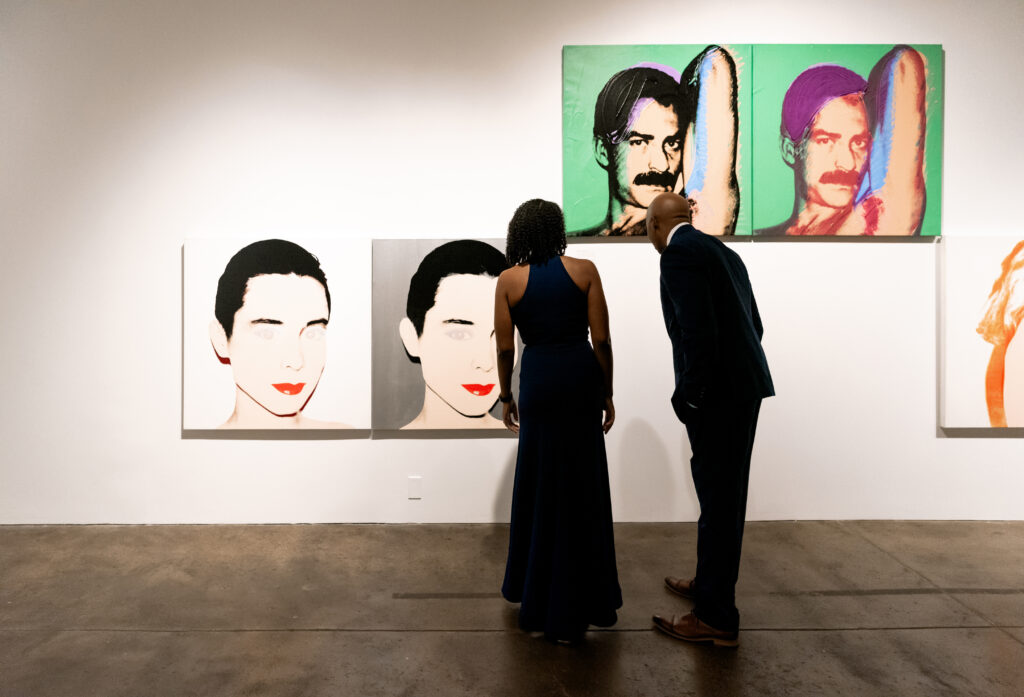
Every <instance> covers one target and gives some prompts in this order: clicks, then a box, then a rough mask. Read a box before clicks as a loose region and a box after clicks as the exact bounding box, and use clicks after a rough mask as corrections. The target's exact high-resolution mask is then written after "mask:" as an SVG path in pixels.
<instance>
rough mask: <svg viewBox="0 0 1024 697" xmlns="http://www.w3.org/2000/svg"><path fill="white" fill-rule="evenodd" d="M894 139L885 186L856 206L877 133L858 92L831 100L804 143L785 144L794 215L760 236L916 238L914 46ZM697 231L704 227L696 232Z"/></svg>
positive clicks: (920, 75) (919, 169)
mask: <svg viewBox="0 0 1024 697" xmlns="http://www.w3.org/2000/svg"><path fill="white" fill-rule="evenodd" d="M893 60H894V61H895V62H894V66H893V81H892V84H891V86H890V88H891V90H892V109H893V112H892V113H893V118H892V125H893V128H892V139H891V149H890V152H889V157H888V166H887V172H886V175H885V181H884V184H881V185H880V186H879V187H878V188H876V189H875V190H874V192H873V193H872V194H871V195H870V196H868V197H867V198H865V199H864V200H862V201H860V202H859V203H857V204H856V205H855V204H854V200H855V198H856V196H857V193H858V190H859V188H860V180H861V177H862V176H863V174H864V172H865V169H866V168H867V166H868V164H869V160H870V158H871V146H872V142H871V138H872V135H871V131H870V125H869V120H868V113H867V109H866V107H865V104H864V98H863V97H862V96H861V95H859V94H853V95H847V96H844V97H837V98H835V99H832V100H830V101H829V102H827V103H826V104H825V105H824V106H823V107H822V108H821V110H820V111H818V113H817V115H815V117H814V120H813V121H812V122H811V125H810V128H809V129H808V131H807V134H806V137H805V138H804V139H803V140H802V141H800V142H794V141H792V140H790V139H789V138H786V137H783V138H782V159H783V161H784V162H785V163H786V164H787V165H788V166H789V167H790V168H792V169H793V182H794V189H795V196H794V202H793V213H792V215H790V217H789V218H788V219H787V220H785V221H783V222H781V223H779V224H778V225H775V226H772V227H769V228H764V229H761V230H758V231H757V232H758V234H768V235H771V234H786V235H865V234H874V235H913V234H914V233H916V232H917V231H918V229H919V228H920V225H921V218H922V216H923V215H924V206H925V197H924V191H925V186H924V145H925V140H924V135H925V115H926V105H925V93H926V83H925V65H924V59H923V58H922V57H921V54H920V53H918V52H917V51H915V50H914V49H912V48H904V49H901V50H900V51H899V52H898V53H897V55H896V56H895V57H894V59H893ZM698 227H699V226H698Z"/></svg>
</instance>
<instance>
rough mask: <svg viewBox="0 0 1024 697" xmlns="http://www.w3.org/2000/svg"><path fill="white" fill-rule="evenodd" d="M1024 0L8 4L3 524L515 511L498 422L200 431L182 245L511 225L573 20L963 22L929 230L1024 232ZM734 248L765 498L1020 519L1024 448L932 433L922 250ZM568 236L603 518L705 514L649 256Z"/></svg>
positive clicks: (551, 167) (542, 178) (883, 513)
mask: <svg viewBox="0 0 1024 697" xmlns="http://www.w3.org/2000/svg"><path fill="white" fill-rule="evenodd" d="M723 8H728V9H723ZM851 10H853V11H852V12H851ZM1022 20H1024V5H1022V4H1021V3H1019V2H1017V1H1016V0H1004V1H1000V0H977V1H976V2H973V3H972V4H971V6H970V9H969V11H964V8H963V5H962V4H960V3H950V2H933V1H928V0H914V1H910V2H893V1H892V0H885V1H876V0H863V1H862V2H860V3H857V4H856V6H855V7H853V6H851V4H850V3H846V2H844V3H833V2H828V1H825V0H818V1H817V2H812V1H809V0H789V1H788V2H785V3H770V2H763V1H758V0H750V1H746V0H744V1H733V2H729V3H707V4H706V5H705V6H704V7H702V6H701V5H700V4H698V3H692V4H689V5H688V4H685V3H679V2H659V1H655V0H636V2H633V3H629V4H628V5H623V4H622V3H621V2H615V1H612V0H586V1H584V0H566V1H565V2H561V3H550V2H543V3H541V2H536V1H533V0H526V1H524V2H519V3H491V4H490V6H488V5H484V4H483V3H475V2H470V0H446V1H440V2H433V3H422V2H419V1H418V0H394V1H391V2H377V3H335V2H328V1H326V0H324V1H323V2H308V3H302V4H296V3H271V2H249V3H227V2H191V3H190V2H178V3H160V2H150V3H145V2H133V1H129V0H125V1H123V2H113V1H110V2H99V1H98V2H92V3H80V2H71V1H64V2H61V1H59V0H53V1H51V2H38V3H30V2H14V1H13V0H2V1H0V94H2V95H3V97H2V98H0V231H2V246H0V303H2V306H0V307H2V317H3V323H4V329H3V332H2V334H0V356H2V360H0V385H2V386H3V387H4V389H5V391H6V395H7V398H6V399H4V400H3V401H2V402H0V405H2V406H0V424H2V426H0V429H2V430H0V439H2V443H3V450H2V455H0V522H2V523H39V522H51V523H56V522H69V523H86V522H143V523H149V522H153V523H156V522H167V523H170V522H283V521H310V522H316V521H409V520H416V521H490V520H502V519H505V517H506V516H507V510H508V502H509V496H510V494H509V489H510V485H511V475H512V464H513V462H514V442H513V441H511V440H508V439H483V440H457V441H452V440H444V439H436V440H435V439H431V440H414V441H410V440H405V439H393V440H372V441H371V440H365V439H360V440H343V441H231V440H228V441H211V440H183V439H182V438H181V434H180V423H181V421H180V419H181V401H180V400H181V374H180V365H181V244H182V241H183V240H184V239H185V238H187V237H202V236H221V235H223V236H234V235H243V234H263V233H264V232H265V233H267V234H287V233H294V234H298V233H300V232H301V233H303V234H325V233H326V234H337V235H354V236H355V235H358V236H371V237H408V236H424V237H460V236H467V237H493V236H502V235H503V231H504V226H505V223H506V221H507V219H508V217H509V216H510V214H511V212H512V211H513V210H514V208H515V206H516V205H517V204H518V203H519V202H521V201H522V200H524V199H526V198H530V197H533V196H542V197H546V198H551V199H554V200H560V197H561V196H560V191H561V164H560V163H561V143H560V113H561V112H560V99H561V76H560V65H561V63H560V60H561V58H560V49H561V46H562V45H563V44H586V43H697V42H709V43H710V42H720V43H728V42H734V43H748V42H749V43H754V42H760V43H789V42H792V43H810V42H815V43H893V42H908V43H942V44H944V45H945V49H946V86H945V87H946V91H945V98H946V113H945V116H946V122H945V123H946V126H945V130H946V138H945V180H944V194H945V196H944V198H945V201H944V216H943V226H944V231H945V233H946V234H947V235H970V234H980V233H989V234H991V233H1007V234H1013V235H1016V236H1018V237H1020V236H1022V233H1024V231H1022V224H1021V222H1020V218H1019V216H1017V215H1014V214H1013V208H1012V203H1011V204H1010V205H1007V202H1013V201H1015V200H1016V199H1017V198H1018V197H1019V196H1018V188H1019V183H1020V177H1019V176H1016V174H1015V165H1014V158H1013V156H1012V154H1013V153H1018V152H1021V151H1022V150H1024V131H1022V130H1021V129H1020V128H1017V127H1016V126H1015V117H1016V115H1017V114H1018V113H1021V112H1022V110H1024V109H1022V107H1024V83H1022V82H1021V81H1020V80H1019V79H1017V76H1018V75H1019V73H1020V71H1021V68H1022V58H1024V48H1022V46H1021V44H1020V42H1019V36H1018V34H1019V31H1020V28H1021V27H1022V26H1024V21H1022ZM1008 155H1009V156H1008ZM930 203H932V202H930ZM734 244H736V245H737V247H736V248H737V249H739V251H740V252H741V253H742V254H743V255H744V257H745V258H746V259H747V260H748V264H749V266H750V270H751V275H752V277H753V279H754V282H755V286H756V288H757V291H758V295H759V301H760V304H761V306H762V311H763V314H764V317H765V323H766V328H767V329H766V330H767V334H766V337H765V346H766V350H767V352H768V355H769V359H770V360H771V363H772V368H773V372H774V375H775V379H776V384H777V387H778V391H779V396H778V397H777V398H775V399H772V400H769V401H768V402H766V403H765V407H764V410H763V412H762V414H763V415H762V420H761V424H760V429H759V437H758V443H757V449H756V452H755V463H754V471H753V474H752V481H751V496H750V517H751V518H752V519H773V518H1007V519H1024V503H1022V502H1021V497H1020V496H1018V495H1017V492H1019V491H1021V490H1022V487H1024V441H1022V440H1019V439H1018V440H1008V439H987V438H986V439H981V438H974V439H947V438H943V437H941V435H940V434H938V433H937V430H936V426H935V423H936V384H935V376H936V358H935V353H936V348H935V345H936V336H935V308H936V300H935V298H936V293H935V245H934V244H930V243H927V242H925V243H919V244H879V245H863V244H854V245H851V244H830V243H811V244H797V243H791V244H786V243H750V242H737V243H734ZM574 250H576V251H577V252H578V253H579V254H581V255H586V256H591V257H593V258H594V259H596V260H597V261H598V263H599V264H600V266H601V269H602V271H603V273H604V274H605V276H606V284H607V286H608V291H609V295H610V298H611V312H612V318H613V327H612V329H613V332H614V337H615V348H616V351H617V359H618V374H617V394H618V407H619V410H620V421H619V423H618V424H617V425H616V427H615V429H614V430H613V432H612V434H611V435H610V437H609V452H610V455H611V463H610V467H611V480H612V488H613V492H614V501H613V504H614V510H615V515H616V517H617V519H619V520H680V519H681V520H687V519H693V518H694V517H695V512H696V508H695V507H696V504H695V500H694V496H693V493H692V486H691V485H690V484H689V477H688V472H687V468H686V466H685V464H684V463H685V459H686V458H687V456H688V449H687V446H686V439H685V434H684V432H683V430H682V428H681V427H680V426H679V425H678V424H676V423H674V421H673V420H672V418H671V415H670V413H669V410H668V408H667V396H668V391H669V386H668V381H669V379H670V367H669V365H668V362H669V354H668V345H667V339H666V338H665V337H664V336H663V329H662V326H661V324H660V317H659V314H658V308H657V303H658V297H657V292H656V285H655V283H656V281H655V274H656V260H655V257H654V254H653V250H651V249H650V248H649V247H647V246H646V245H616V246H614V247H603V246H598V245H580V246H577V247H574ZM410 474H419V475H422V476H423V477H424V499H423V500H422V501H419V502H410V501H407V500H406V498H405V495H406V477H407V476H408V475H410Z"/></svg>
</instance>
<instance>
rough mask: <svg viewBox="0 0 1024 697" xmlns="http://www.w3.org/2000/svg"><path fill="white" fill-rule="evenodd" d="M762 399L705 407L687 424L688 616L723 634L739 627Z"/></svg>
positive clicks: (690, 416) (696, 411)
mask: <svg viewBox="0 0 1024 697" xmlns="http://www.w3.org/2000/svg"><path fill="white" fill-rule="evenodd" d="M760 409H761V400H760V399H759V398H758V399H752V400H743V401H729V402H726V403H716V402H709V403H706V404H704V405H703V406H702V407H701V408H700V409H699V410H694V411H692V412H691V413H690V414H689V415H688V418H687V420H686V434H687V436H688V437H689V439H690V449H691V451H692V452H693V457H692V458H691V459H690V471H691V473H692V475H693V485H694V488H696V490H697V500H698V501H699V503H700V518H699V519H698V520H697V575H696V582H695V586H696V588H695V591H696V599H695V603H694V608H693V612H694V614H695V615H696V616H697V618H698V619H700V620H701V621H702V622H704V623H705V624H709V625H711V626H712V627H714V628H716V629H721V630H724V631H730V632H731V631H736V630H737V629H738V628H739V622H740V615H739V611H738V610H737V609H736V580H737V578H738V577H739V570H740V549H741V547H742V545H743V524H744V522H745V520H746V516H747V483H748V480H749V478H750V455H751V452H752V450H753V447H754V432H755V430H756V429H757V416H758V412H759V411H760Z"/></svg>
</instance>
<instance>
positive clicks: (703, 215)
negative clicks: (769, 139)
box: [594, 49, 739, 236]
mask: <svg viewBox="0 0 1024 697" xmlns="http://www.w3.org/2000/svg"><path fill="white" fill-rule="evenodd" d="M704 61H705V62H707V64H708V67H709V70H708V71H707V76H706V79H704V80H703V81H702V83H701V85H700V91H701V97H702V101H703V104H704V105H705V107H706V109H707V113H706V118H705V120H704V121H705V122H704V127H705V129H706V139H705V141H703V142H701V143H700V145H698V141H699V139H698V138H697V135H696V129H697V124H696V123H690V124H680V123H679V115H678V114H677V113H676V110H675V109H674V108H673V107H671V106H664V105H662V104H659V103H658V102H656V101H651V103H650V104H648V105H647V106H646V107H644V109H643V110H642V111H641V112H640V114H639V115H638V116H637V118H636V120H635V121H634V122H633V124H632V127H631V128H630V131H629V133H628V134H627V137H626V138H625V139H624V140H623V142H622V143H620V144H619V145H617V146H615V148H616V153H615V154H614V156H611V154H610V153H609V152H608V151H607V147H606V146H605V144H604V143H603V142H601V141H600V139H596V140H595V143H594V148H595V152H594V154H595V158H596V159H597V162H598V164H600V165H601V167H603V168H604V169H606V170H607V169H609V167H611V166H613V165H614V167H615V177H614V184H613V187H612V188H613V191H612V192H611V196H610V201H609V211H608V219H609V220H610V221H611V226H610V228H606V229H605V230H604V231H602V232H601V233H600V234H602V235H626V236H629V235H643V234H645V231H646V225H645V222H644V221H645V217H646V215H647V207H648V206H649V205H650V204H651V201H653V200H654V198H655V197H656V196H658V195H659V194H663V193H666V192H675V193H684V192H685V195H686V196H688V197H689V198H691V199H693V200H695V201H697V202H698V203H699V204H700V213H699V214H698V215H696V216H695V220H694V224H695V225H696V226H697V227H699V228H700V229H701V230H704V231H706V232H707V233H708V234H713V235H731V234H732V233H733V226H734V221H735V217H736V208H737V206H738V205H739V192H738V191H737V190H736V188H735V186H734V185H733V171H734V169H735V151H736V115H735V113H734V111H733V107H732V104H733V99H734V93H733V74H732V67H731V65H730V64H729V62H728V60H727V59H726V58H725V56H724V50H723V49H717V50H715V51H712V52H710V53H709V54H708V55H707V56H705V58H704ZM698 148H700V149H704V150H706V152H698ZM698 159H700V160H702V161H703V162H704V163H705V165H704V171H703V173H702V180H701V181H700V182H698V181H697V180H696V179H694V178H693V177H691V176H690V175H691V174H692V173H693V172H694V169H695V163H696V162H697V160H698ZM652 175H653V176H652ZM645 179H646V180H647V181H648V182H650V183H644V182H645Z"/></svg>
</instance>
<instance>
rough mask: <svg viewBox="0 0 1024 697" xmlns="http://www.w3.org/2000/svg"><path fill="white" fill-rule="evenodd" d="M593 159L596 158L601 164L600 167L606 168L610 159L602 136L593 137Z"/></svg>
mask: <svg viewBox="0 0 1024 697" xmlns="http://www.w3.org/2000/svg"><path fill="white" fill-rule="evenodd" d="M594 159H595V160H597V164H599V165H601V169H608V163H610V162H611V161H612V158H611V154H610V153H609V152H608V146H607V145H606V144H605V142H604V139H603V138H596V137H595V138H594Z"/></svg>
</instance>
